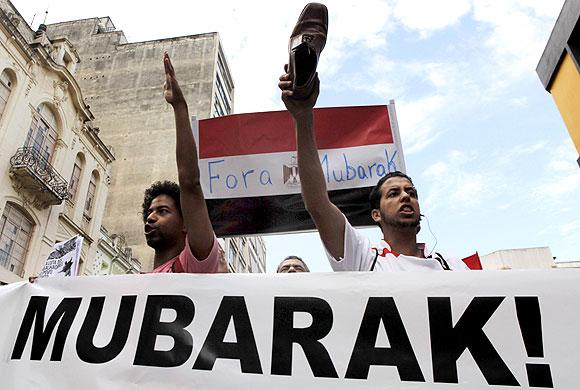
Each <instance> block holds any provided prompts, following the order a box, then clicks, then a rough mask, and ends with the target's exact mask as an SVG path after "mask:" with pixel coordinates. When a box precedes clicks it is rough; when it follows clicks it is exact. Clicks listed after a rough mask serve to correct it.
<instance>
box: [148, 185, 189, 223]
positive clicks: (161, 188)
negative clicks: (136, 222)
mask: <svg viewBox="0 0 580 390" xmlns="http://www.w3.org/2000/svg"><path fill="white" fill-rule="evenodd" d="M159 195H167V196H169V197H170V198H172V199H173V201H174V202H175V206H176V207H177V210H178V211H179V215H182V214H181V202H180V195H179V185H178V184H177V183H175V182H172V181H169V180H165V181H156V182H155V183H153V184H151V186H150V187H149V188H147V189H146V190H145V196H144V198H143V205H142V207H143V222H147V216H148V215H149V207H151V202H153V199H155V198H157V197H158V196H159Z"/></svg>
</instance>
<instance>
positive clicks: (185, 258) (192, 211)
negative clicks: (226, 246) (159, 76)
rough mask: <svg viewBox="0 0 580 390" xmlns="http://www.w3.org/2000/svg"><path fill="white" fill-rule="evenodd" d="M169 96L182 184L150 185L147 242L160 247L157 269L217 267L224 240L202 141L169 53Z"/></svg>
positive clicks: (166, 62) (166, 61)
mask: <svg viewBox="0 0 580 390" xmlns="http://www.w3.org/2000/svg"><path fill="white" fill-rule="evenodd" d="M163 65H164V68H165V84H164V97H165V100H166V101H167V103H169V104H170V105H171V106H172V107H173V113H174V116H175V127H176V160H177V176H178V179H179V185H177V184H175V183H172V182H167V181H166V182H157V183H154V184H153V185H152V186H151V187H150V188H148V189H147V190H146V191H145V198H144V201H143V221H144V223H145V226H144V229H145V238H146V240H147V245H149V246H150V247H152V248H153V249H154V250H155V256H154V269H153V272H154V273H159V272H188V273H215V272H218V268H219V244H218V242H217V238H216V236H215V233H214V231H213V228H212V225H211V222H210V219H209V215H208V211H207V206H206V204H205V199H204V196H203V191H202V188H201V184H200V174H199V166H198V161H197V153H196V150H197V146H196V144H195V140H194V138H193V132H192V129H191V123H190V116H189V110H188V107H187V102H186V101H185V96H184V95H183V92H182V91H181V88H180V87H179V84H178V82H177V79H176V78H175V70H174V69H173V65H172V64H171V60H170V59H169V55H168V54H167V53H165V54H164V56H163Z"/></svg>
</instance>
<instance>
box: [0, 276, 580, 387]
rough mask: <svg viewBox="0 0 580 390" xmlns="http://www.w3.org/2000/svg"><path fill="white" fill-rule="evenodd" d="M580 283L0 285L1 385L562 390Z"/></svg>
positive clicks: (497, 279)
mask: <svg viewBox="0 0 580 390" xmlns="http://www.w3.org/2000/svg"><path fill="white" fill-rule="evenodd" d="M579 277H580V271H578V270H548V271H495V272H439V273H411V272H408V273H407V272H405V273H403V272H401V273H382V274H373V273H335V274H315V273H312V274H300V275H297V274H278V275H258V274H245V275H192V274H172V275H167V274H152V275H140V276H136V275H128V276H113V277H77V278H47V279H41V280H39V281H38V282H37V283H34V284H30V283H26V282H21V283H14V284H11V285H8V286H3V287H0V309H1V312H2V321H0V378H2V381H1V385H0V387H1V388H2V389H10V390H17V389H22V390H25V389H26V390H27V389H40V388H41V389H46V390H50V389H58V390H60V389H78V388H82V389H85V390H91V389H107V390H116V389H133V388H135V389H137V388H138V389H141V390H148V389H150V390H153V389H162V388H163V389H212V390H226V389H228V390H229V389H232V388H239V389H256V390H271V389H277V390H286V389H287V390H295V389H317V390H327V389H328V390H330V389H337V390H338V389H344V390H346V389H348V390H350V389H360V390H371V389H373V390H374V389H379V388H380V389H412V390H456V389H470V390H493V389H510V388H518V389H562V390H574V389H577V388H578V384H579V383H580V370H579V369H578V367H580V332H578V324H580V283H579Z"/></svg>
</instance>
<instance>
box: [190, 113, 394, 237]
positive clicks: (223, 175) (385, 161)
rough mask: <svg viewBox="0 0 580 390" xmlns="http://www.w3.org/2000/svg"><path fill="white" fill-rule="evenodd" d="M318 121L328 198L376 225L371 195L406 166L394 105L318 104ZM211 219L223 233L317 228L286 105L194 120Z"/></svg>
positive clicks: (354, 218) (356, 220)
mask: <svg viewBox="0 0 580 390" xmlns="http://www.w3.org/2000/svg"><path fill="white" fill-rule="evenodd" d="M314 127H315V131H316V141H317V144H318V149H319V156H320V162H321V165H322V170H323V173H324V176H325V178H326V186H327V188H328V190H329V195H330V198H331V200H332V201H333V202H334V203H335V204H336V205H337V206H338V207H339V208H340V209H341V210H342V212H343V213H344V214H345V215H346V216H347V217H348V219H349V221H351V223H352V224H353V225H354V226H373V225H374V223H373V221H372V220H371V218H370V207H369V205H368V195H369V193H370V189H371V188H372V187H373V186H374V185H375V184H376V183H377V181H378V180H379V179H380V178H381V177H382V176H384V175H386V174H387V173H388V172H392V171H395V170H399V171H403V172H404V171H405V163H404V159H403V151H402V148H401V142H400V139H399V134H398V127H397V123H396V115H395V108H394V103H391V104H390V105H388V106H366V107H343V108H318V109H315V110H314ZM193 128H194V132H195V133H196V138H197V142H198V147H199V159H200V160H199V167H200V172H201V180H202V186H203V192H204V195H205V198H206V200H207V204H208V209H209V212H210V218H211V220H212V222H213V224H214V229H215V231H216V234H217V235H218V236H228V235H240V234H263V233H278V232H290V231H301V230H309V229H313V228H314V225H313V223H312V221H311V219H310V216H309V215H308V213H307V212H306V210H305V209H304V204H303V202H302V197H301V195H300V172H299V171H298V163H297V156H296V136H295V134H294V123H293V121H292V118H291V116H290V114H289V113H288V112H287V111H277V112H262V113H253V114H240V115H230V116H226V117H220V118H213V119H206V120H201V121H199V128H197V126H196V123H195V121H194V123H193Z"/></svg>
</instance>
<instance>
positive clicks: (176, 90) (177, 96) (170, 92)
mask: <svg viewBox="0 0 580 390" xmlns="http://www.w3.org/2000/svg"><path fill="white" fill-rule="evenodd" d="M163 66H164V68H165V83H164V84H163V96H164V97H165V101H167V103H169V104H171V105H172V106H173V107H175V106H176V105H180V104H185V97H184V96H183V92H182V91H181V88H180V87H179V83H178V82H177V79H176V78H175V70H174V69H173V65H172V64H171V60H170V59H169V54H167V52H165V53H164V54H163Z"/></svg>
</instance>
